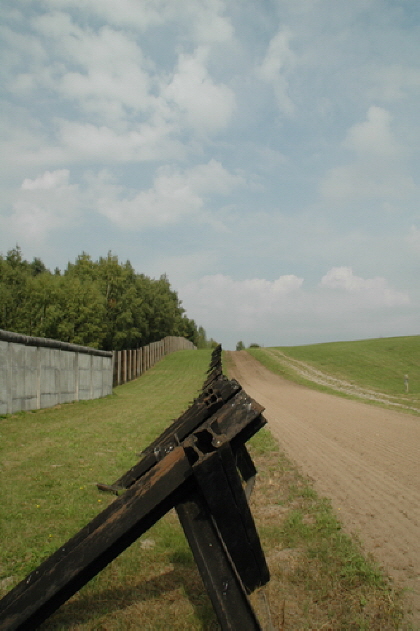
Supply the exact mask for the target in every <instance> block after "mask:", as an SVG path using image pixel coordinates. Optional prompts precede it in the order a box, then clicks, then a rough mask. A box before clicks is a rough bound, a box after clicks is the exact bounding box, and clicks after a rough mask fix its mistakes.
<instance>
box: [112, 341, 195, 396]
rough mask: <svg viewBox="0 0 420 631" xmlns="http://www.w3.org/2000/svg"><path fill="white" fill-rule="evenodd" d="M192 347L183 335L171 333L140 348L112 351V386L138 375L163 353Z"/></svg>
mask: <svg viewBox="0 0 420 631" xmlns="http://www.w3.org/2000/svg"><path fill="white" fill-rule="evenodd" d="M192 349H195V346H194V344H193V343H192V342H190V341H189V340H186V339H185V337H175V336H172V335H171V336H168V337H165V338H163V340H160V341H159V342H152V343H151V344H148V345H147V346H142V347H141V348H136V349H133V350H126V351H114V374H113V387H115V386H120V385H121V384H123V383H127V382H128V381H132V379H136V378H137V377H140V375H142V374H143V373H144V372H146V370H149V368H152V366H154V365H155V364H156V362H158V361H159V360H160V359H162V357H165V355H169V354H170V353H174V352H175V351H182V350H192Z"/></svg>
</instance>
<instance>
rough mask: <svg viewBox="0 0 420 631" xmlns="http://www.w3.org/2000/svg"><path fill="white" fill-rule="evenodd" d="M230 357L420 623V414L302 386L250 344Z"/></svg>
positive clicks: (232, 372)
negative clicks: (256, 355)
mask: <svg viewBox="0 0 420 631" xmlns="http://www.w3.org/2000/svg"><path fill="white" fill-rule="evenodd" d="M230 359H231V364H230V367H229V376H230V377H231V378H235V379H237V380H238V381H239V383H240V384H241V385H242V386H243V388H244V389H245V390H246V392H247V393H248V394H249V395H250V396H252V397H253V398H254V399H256V400H257V401H258V402H259V403H260V404H261V405H263V406H265V412H264V415H265V417H266V418H267V420H268V422H269V428H270V430H271V433H272V434H273V435H274V436H275V437H276V439H277V440H278V441H279V444H280V446H281V448H282V449H283V450H284V452H285V454H286V455H287V456H288V457H289V458H290V459H291V460H293V461H294V462H295V463H296V464H297V465H298V467H299V468H300V470H301V471H302V473H303V474H304V475H308V476H310V478H312V479H313V481H314V486H315V488H316V490H317V491H318V492H319V493H320V494H321V495H323V496H324V497H328V498H330V499H331V502H332V505H333V508H334V509H335V511H336V513H337V515H338V516H339V518H340V520H341V523H342V524H343V527H344V529H345V530H347V532H349V533H351V534H355V535H357V536H358V538H359V540H360V541H361V542H362V545H363V546H364V548H365V549H366V551H367V552H370V553H372V554H373V556H374V557H375V558H376V560H377V561H378V562H379V563H380V564H381V565H382V566H383V568H384V570H385V572H386V573H387V574H389V575H390V576H391V577H392V578H393V579H394V581H395V583H396V584H397V585H398V586H400V587H401V588H403V589H405V590H407V591H406V597H405V601H406V605H407V610H408V611H411V612H412V620H413V625H414V629H420V419H419V418H418V417H414V416H410V415H407V414H403V413H399V412H396V411H394V410H388V409H381V408H377V407H373V406H370V405H366V404H364V403H361V402H359V401H353V400H348V399H344V398H340V397H335V396H333V395H329V394H325V393H322V392H317V391H315V390H310V389H309V388H305V387H304V386H299V385H297V384H294V383H292V382H290V381H287V380H286V379H283V378H282V377H279V376H277V375H274V374H273V373H271V372H270V371H269V370H267V369H266V368H264V367H263V366H262V365H261V364H260V363H259V362H257V361H256V360H254V359H253V358H252V357H251V356H250V355H249V354H248V353H246V352H245V351H241V352H232V353H230Z"/></svg>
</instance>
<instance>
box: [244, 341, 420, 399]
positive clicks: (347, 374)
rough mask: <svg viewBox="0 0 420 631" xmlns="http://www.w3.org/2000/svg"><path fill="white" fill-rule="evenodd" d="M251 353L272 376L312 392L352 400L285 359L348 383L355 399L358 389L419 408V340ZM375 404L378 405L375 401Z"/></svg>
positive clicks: (265, 350) (267, 349)
mask: <svg viewBox="0 0 420 631" xmlns="http://www.w3.org/2000/svg"><path fill="white" fill-rule="evenodd" d="M248 352H249V353H251V354H252V355H253V356H254V357H255V358H256V359H258V360H259V361H260V362H261V363H263V364H264V365H265V366H266V367H267V368H269V369H270V370H272V371H273V372H276V373H278V374H281V375H283V376H285V377H286V378H288V379H292V380H294V381H297V382H299V383H303V384H305V385H308V386H310V387H313V388H318V389H321V390H330V391H334V392H335V393H338V394H342V395H344V396H349V393H348V392H344V393H343V392H341V393H340V392H337V390H336V389H335V388H334V384H332V383H331V384H330V385H329V386H326V385H320V384H318V383H316V382H314V381H311V380H309V379H308V378H307V377H306V378H305V376H302V375H301V374H300V373H299V371H298V367H299V366H298V364H296V367H295V368H293V365H292V364H291V363H290V362H285V361H284V357H283V356H286V358H290V359H291V360H298V362H304V363H305V364H308V365H309V366H311V367H313V368H314V369H317V370H319V371H321V372H322V373H323V374H325V375H330V376H333V377H334V378H335V379H341V380H345V381H346V382H349V383H350V384H352V385H353V386H354V389H355V396H357V390H358V389H369V390H371V391H372V392H373V393H378V395H381V394H384V395H386V396H387V397H388V398H389V400H390V403H391V404H401V405H403V406H405V407H406V408H407V409H408V408H410V407H414V408H415V409H416V408H417V407H420V336H410V337H393V338H378V339H371V340H361V341H356V342H333V343H327V344H311V345H307V346H282V347H273V348H257V349H249V350H248ZM406 375H408V392H407V391H406V385H405V376H406ZM379 398H380V397H379ZM372 401H373V402H375V400H374V398H372ZM414 411H415V410H414Z"/></svg>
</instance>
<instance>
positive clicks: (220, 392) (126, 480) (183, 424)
mask: <svg viewBox="0 0 420 631" xmlns="http://www.w3.org/2000/svg"><path fill="white" fill-rule="evenodd" d="M240 390H241V386H240V385H239V384H238V383H237V382H236V381H234V380H232V381H229V380H228V379H227V378H226V377H224V376H220V377H218V378H217V379H216V380H214V381H213V383H212V386H209V387H207V388H205V389H204V390H203V392H202V393H201V395H200V396H199V397H198V398H197V399H196V400H195V401H194V402H193V403H192V404H191V406H190V407H189V408H188V410H186V411H185V412H184V413H183V414H181V416H180V417H179V418H178V419H177V420H176V421H174V422H173V423H172V424H171V425H170V426H169V427H168V428H167V429H166V430H165V431H164V432H163V433H162V434H161V435H160V436H159V437H158V438H156V440H154V441H153V442H152V443H151V444H150V445H149V446H148V447H147V449H146V450H145V451H144V452H143V454H144V455H143V458H142V459H141V460H140V461H139V462H138V463H137V464H136V465H134V467H132V468H131V469H129V471H127V472H126V473H125V474H124V475H123V476H121V477H120V478H118V480H116V481H115V482H113V483H112V484H111V485H109V486H108V485H105V484H98V488H99V489H100V490H104V491H111V492H114V493H116V494H118V492H120V491H123V490H125V489H127V488H130V486H132V485H133V484H134V483H135V482H136V480H138V479H139V478H141V476H142V475H144V473H145V472H146V471H148V470H149V469H151V468H152V467H153V466H154V465H155V464H156V462H157V461H158V460H159V459H161V458H162V457H163V456H164V455H165V454H166V453H169V452H170V451H171V450H172V449H173V448H174V447H175V446H176V445H179V444H180V442H182V441H183V440H184V439H185V438H186V437H187V436H189V435H190V434H191V433H192V432H193V431H194V430H195V429H196V428H197V427H199V425H201V424H202V423H203V422H204V421H206V420H207V419H208V418H210V417H211V416H212V414H214V413H215V412H216V411H217V410H219V409H220V408H221V407H222V406H223V405H224V404H225V403H227V401H229V400H230V399H231V398H232V397H234V396H235V395H236V394H237V393H238V392H239V391H240Z"/></svg>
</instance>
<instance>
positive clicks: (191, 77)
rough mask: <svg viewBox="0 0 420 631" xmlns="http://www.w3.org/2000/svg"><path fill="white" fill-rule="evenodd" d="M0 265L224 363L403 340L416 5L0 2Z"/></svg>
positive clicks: (409, 321)
mask: <svg viewBox="0 0 420 631" xmlns="http://www.w3.org/2000/svg"><path fill="white" fill-rule="evenodd" d="M0 28H1V37H0V40H1V42H2V44H1V46H2V60H3V61H2V65H1V68H0V73H1V90H2V109H1V112H2V113H1V143H2V169H1V174H0V178H1V187H2V193H3V194H2V196H1V197H2V198H1V202H0V252H1V253H3V254H5V253H6V252H7V251H8V250H9V249H11V248H13V247H14V246H15V245H16V244H19V246H20V247H21V248H22V252H23V255H24V257H25V258H27V259H29V260H31V259H32V258H33V257H34V256H38V257H40V258H41V259H42V260H43V261H44V263H45V264H46V265H47V266H48V267H49V268H50V269H54V268H55V267H56V266H58V267H60V268H61V269H63V268H64V267H65V266H66V264H67V262H68V261H74V259H75V258H76V257H77V256H78V254H80V253H81V252H83V251H85V252H88V253H89V254H90V255H91V256H92V257H93V258H94V259H96V258H98V257H99V256H104V255H106V254H107V252H108V251H112V253H113V254H116V255H118V257H119V258H120V260H122V261H125V260H127V259H128V260H130V261H131V263H132V265H133V266H134V268H135V269H136V271H137V272H139V273H144V274H147V275H149V276H151V277H159V276H160V275H161V274H164V273H166V274H167V275H168V278H169V280H170V282H171V284H172V287H173V288H174V289H175V290H176V291H177V292H178V295H179V297H180V299H181V300H182V301H183V305H184V307H185V308H186V310H187V314H188V316H189V317H192V318H194V319H195V320H196V322H197V323H198V324H199V325H202V326H204V328H205V329H206V331H207V334H208V336H209V337H210V336H211V337H213V338H215V339H216V340H217V341H219V342H221V343H222V344H223V346H224V347H225V348H226V349H231V348H235V345H236V342H237V341H239V340H242V341H243V342H244V343H245V344H249V343H252V342H257V343H260V344H263V345H266V346H274V345H289V344H292V345H295V344H306V343H315V342H324V341H335V340H351V339H361V338H368V337H380V336H394V335H414V334H419V333H420V327H419V317H418V314H419V307H420V291H419V282H418V270H419V259H420V216H419V185H420V182H419V156H420V153H419V149H420V108H419V103H420V3H419V2H417V1H416V0H399V1H398V0H351V2H349V1H348V0H271V1H270V0H265V1H263V0H229V1H228V0H200V1H197V0H177V1H176V2H174V1H173V0H118V1H117V0H2V22H1V26H0Z"/></svg>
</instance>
